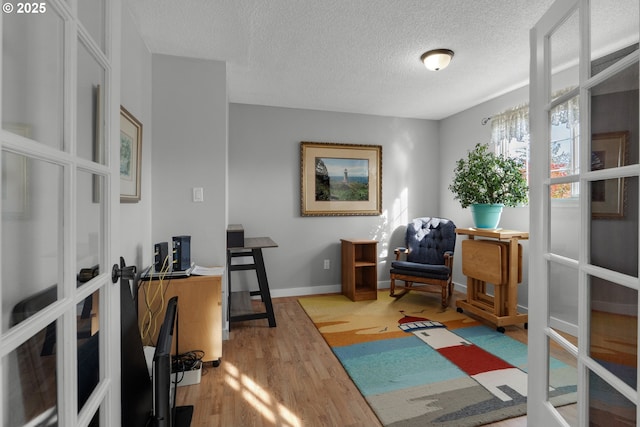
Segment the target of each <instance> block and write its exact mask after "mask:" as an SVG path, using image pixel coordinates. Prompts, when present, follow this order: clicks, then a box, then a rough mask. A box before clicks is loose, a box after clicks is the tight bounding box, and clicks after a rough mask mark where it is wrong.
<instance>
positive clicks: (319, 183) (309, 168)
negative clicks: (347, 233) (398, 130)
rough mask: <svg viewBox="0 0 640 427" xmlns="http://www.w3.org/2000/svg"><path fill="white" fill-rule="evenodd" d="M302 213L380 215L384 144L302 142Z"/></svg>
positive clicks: (310, 214)
mask: <svg viewBox="0 0 640 427" xmlns="http://www.w3.org/2000/svg"><path fill="white" fill-rule="evenodd" d="M300 160H301V162H300V188H301V191H300V210H301V215H302V216H339V215H380V214H381V213H382V146H380V145H358V144H338V143H325V142H301V143H300Z"/></svg>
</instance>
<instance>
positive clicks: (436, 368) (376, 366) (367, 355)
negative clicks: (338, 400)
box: [332, 334, 467, 396]
mask: <svg viewBox="0 0 640 427" xmlns="http://www.w3.org/2000/svg"><path fill="white" fill-rule="evenodd" d="M332 350H333V352H334V353H335V355H336V356H337V357H338V359H340V362H341V363H342V365H343V366H344V368H345V369H346V371H347V372H348V373H349V376H350V377H351V379H352V380H353V381H354V383H355V384H356V385H357V386H358V389H359V390H360V392H361V393H362V395H363V396H370V395H375V394H381V393H388V392H390V391H395V390H401V389H405V388H409V387H415V386H419V385H423V384H432V383H437V382H441V381H446V380H451V379H456V378H464V377H466V376H467V375H466V374H465V373H464V372H462V371H461V370H460V369H458V368H457V367H456V366H455V365H454V364H452V363H451V362H449V361H448V360H447V359H445V358H444V357H442V356H441V355H440V354H439V353H438V352H436V351H435V350H433V349H432V348H431V347H429V346H428V345H426V344H425V343H423V342H422V341H421V340H420V339H418V338H416V337H415V336H414V335H413V334H408V336H407V337H406V338H396V339H389V340H381V341H374V342H368V343H362V344H354V345H349V346H344V347H333V348H332Z"/></svg>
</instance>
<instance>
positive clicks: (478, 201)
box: [449, 144, 529, 228]
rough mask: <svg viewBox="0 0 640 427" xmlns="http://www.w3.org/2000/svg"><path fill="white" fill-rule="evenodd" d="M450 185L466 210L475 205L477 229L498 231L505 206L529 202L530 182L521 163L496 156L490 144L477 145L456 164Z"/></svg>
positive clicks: (473, 211)
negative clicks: (528, 183) (490, 148)
mask: <svg viewBox="0 0 640 427" xmlns="http://www.w3.org/2000/svg"><path fill="white" fill-rule="evenodd" d="M454 174H455V177H454V179H453V182H452V183H451V184H450V185H449V190H451V191H452V192H453V195H454V199H457V200H459V201H460V205H461V206H462V207H463V208H466V207H469V206H471V212H472V214H473V220H474V223H475V226H476V227H477V228H497V227H498V223H499V222H500V215H501V213H502V208H503V207H504V206H510V207H515V206H517V205H518V204H521V203H526V202H527V191H528V189H529V188H528V186H527V181H526V179H525V177H524V174H523V165H522V162H520V161H519V160H516V159H513V158H510V157H505V156H502V155H498V154H495V153H494V152H492V151H490V150H489V145H488V144H476V146H475V148H474V149H473V150H471V151H469V152H468V153H467V157H466V158H462V159H460V160H458V161H457V162H456V167H455V169H454Z"/></svg>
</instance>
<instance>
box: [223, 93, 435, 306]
mask: <svg viewBox="0 0 640 427" xmlns="http://www.w3.org/2000/svg"><path fill="white" fill-rule="evenodd" d="M301 141H316V142H338V143H351V144H374V145H381V146H382V159H383V160H382V163H383V172H382V178H383V183H382V192H383V196H382V205H383V214H382V215H381V216H356V217H348V216H342V217H301V216H300V142H301ZM440 147H441V144H440V143H439V135H438V124H437V122H434V121H428V120H411V119H398V118H391V117H378V116H368V115H360V114H346V113H336V112H324V111H312V110H299V109H288V108H277V107H263V106H252V105H245V104H231V105H230V114H229V222H230V223H232V224H236V223H238V224H242V225H243V226H244V229H245V236H250V237H251V236H253V237H258V236H269V237H271V238H273V239H274V240H275V241H276V242H277V243H278V245H279V247H278V248H277V249H266V250H265V251H264V256H265V262H266V264H267V273H268V276H269V285H270V288H271V289H272V291H273V294H274V295H276V296H278V295H301V294H311V293H321V292H335V291H339V289H340V239H341V238H359V239H376V240H379V241H380V243H379V245H378V252H379V257H380V258H379V269H378V274H379V280H380V281H382V282H385V281H388V280H389V260H390V253H391V255H392V249H393V247H395V246H397V245H400V244H402V241H403V235H404V227H405V226H406V224H407V222H408V221H409V220H410V219H411V218H414V217H418V216H436V215H438V213H439V212H440V206H439V204H440V203H439V198H440V191H441V188H440V187H441V185H440V184H441V183H440V178H439V176H440V157H441V155H440ZM390 248H391V250H390ZM325 259H329V260H330V263H331V268H330V269H329V270H324V269H323V260H325ZM233 274H234V276H233V287H234V290H236V289H242V288H243V287H247V286H254V285H253V282H254V281H255V278H254V276H255V274H254V275H250V274H244V275H243V274H242V272H238V273H235V272H234V273H233ZM382 285H383V284H381V286H382Z"/></svg>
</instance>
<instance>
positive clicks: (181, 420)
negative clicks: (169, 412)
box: [173, 405, 193, 427]
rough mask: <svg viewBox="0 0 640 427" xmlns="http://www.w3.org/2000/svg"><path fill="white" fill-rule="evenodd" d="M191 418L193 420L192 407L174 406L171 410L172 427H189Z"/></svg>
mask: <svg viewBox="0 0 640 427" xmlns="http://www.w3.org/2000/svg"><path fill="white" fill-rule="evenodd" d="M191 418H193V405H188V406H176V407H175V408H174V409H173V420H174V423H173V426H174V427H190V426H191Z"/></svg>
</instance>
